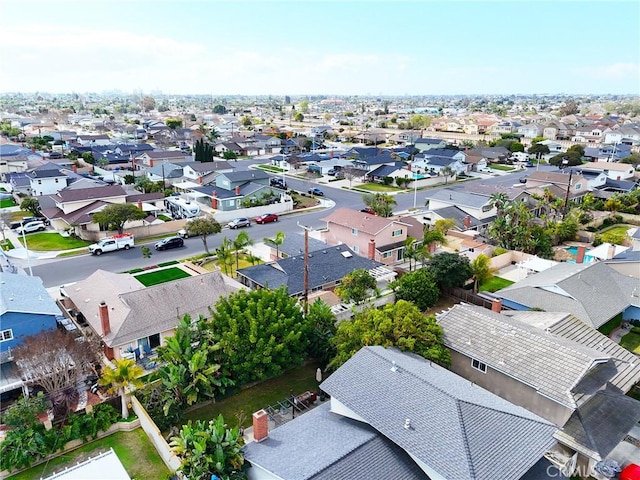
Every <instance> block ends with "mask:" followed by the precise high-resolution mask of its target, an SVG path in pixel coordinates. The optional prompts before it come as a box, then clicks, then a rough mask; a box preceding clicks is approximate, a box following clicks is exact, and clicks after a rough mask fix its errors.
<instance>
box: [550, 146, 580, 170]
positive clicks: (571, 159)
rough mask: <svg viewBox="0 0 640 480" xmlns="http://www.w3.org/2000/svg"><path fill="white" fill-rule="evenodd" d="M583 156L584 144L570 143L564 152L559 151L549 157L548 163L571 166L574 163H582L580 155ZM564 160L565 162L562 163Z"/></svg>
mask: <svg viewBox="0 0 640 480" xmlns="http://www.w3.org/2000/svg"><path fill="white" fill-rule="evenodd" d="M583 156H584V146H582V145H571V146H570V147H569V148H568V149H567V151H566V152H565V153H559V154H558V155H555V156H553V157H551V159H550V160H549V163H550V164H551V165H556V166H565V165H566V166H567V167H573V166H576V165H582V157H583ZM565 160H566V162H567V163H566V164H565V163H564V162H565Z"/></svg>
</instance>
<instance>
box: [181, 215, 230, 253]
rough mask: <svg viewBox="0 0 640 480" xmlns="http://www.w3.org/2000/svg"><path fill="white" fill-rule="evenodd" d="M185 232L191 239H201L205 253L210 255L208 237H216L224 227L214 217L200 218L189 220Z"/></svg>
mask: <svg viewBox="0 0 640 480" xmlns="http://www.w3.org/2000/svg"><path fill="white" fill-rule="evenodd" d="M185 230H186V231H187V233H188V234H189V236H190V237H197V236H199V237H201V238H202V244H203V245H204V251H205V252H207V254H209V246H208V245H207V237H208V236H209V235H215V234H216V233H220V232H221V231H222V227H221V226H220V224H219V223H218V222H217V221H216V220H215V219H214V218H213V217H198V218H194V219H193V220H189V222H187V224H186V225H185Z"/></svg>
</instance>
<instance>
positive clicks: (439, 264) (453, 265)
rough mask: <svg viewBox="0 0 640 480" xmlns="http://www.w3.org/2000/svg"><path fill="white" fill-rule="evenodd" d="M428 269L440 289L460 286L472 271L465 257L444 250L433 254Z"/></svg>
mask: <svg viewBox="0 0 640 480" xmlns="http://www.w3.org/2000/svg"><path fill="white" fill-rule="evenodd" d="M428 269H429V271H430V272H431V274H432V275H433V278H434V279H435V281H436V283H437V284H438V287H439V288H440V289H441V290H448V289H450V288H453V287H462V286H463V285H464V284H465V282H466V281H467V280H468V279H469V278H470V277H471V275H472V273H473V272H472V271H471V265H470V263H469V259H468V258H467V257H463V256H462V255H458V254H457V253H446V252H445V253H438V254H436V255H434V256H433V258H432V259H431V261H430V262H429V267H428Z"/></svg>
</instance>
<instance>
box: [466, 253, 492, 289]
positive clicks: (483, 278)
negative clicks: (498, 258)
mask: <svg viewBox="0 0 640 480" xmlns="http://www.w3.org/2000/svg"><path fill="white" fill-rule="evenodd" d="M471 272H472V273H473V291H474V292H477V291H478V287H479V286H480V285H482V284H483V283H485V282H487V281H489V280H490V279H491V278H492V277H493V276H494V275H495V274H496V273H497V272H498V269H497V268H494V267H492V266H491V259H490V258H489V257H487V256H486V255H484V254H482V253H481V254H480V255H478V256H477V257H476V258H474V259H473V261H472V262H471Z"/></svg>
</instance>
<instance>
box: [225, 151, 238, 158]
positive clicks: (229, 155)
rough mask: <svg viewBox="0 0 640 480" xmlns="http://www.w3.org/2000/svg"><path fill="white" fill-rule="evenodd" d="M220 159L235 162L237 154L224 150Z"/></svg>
mask: <svg viewBox="0 0 640 480" xmlns="http://www.w3.org/2000/svg"><path fill="white" fill-rule="evenodd" d="M222 158H224V159H225V160H237V159H238V154H237V153H236V152H232V151H231V150H225V151H224V152H223V153H222Z"/></svg>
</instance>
